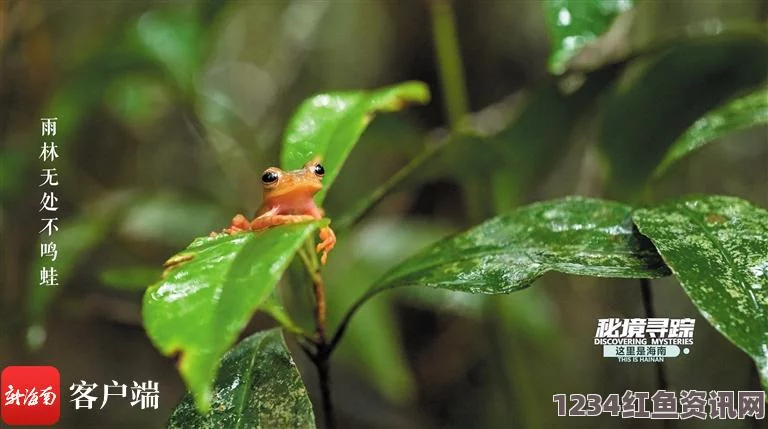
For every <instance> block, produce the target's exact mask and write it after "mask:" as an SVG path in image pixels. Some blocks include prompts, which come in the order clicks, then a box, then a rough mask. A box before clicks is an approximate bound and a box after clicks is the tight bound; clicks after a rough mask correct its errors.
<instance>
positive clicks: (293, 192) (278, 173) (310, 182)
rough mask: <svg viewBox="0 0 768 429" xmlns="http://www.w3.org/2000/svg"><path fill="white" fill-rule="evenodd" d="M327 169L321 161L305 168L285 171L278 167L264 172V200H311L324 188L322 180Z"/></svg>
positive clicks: (309, 163)
mask: <svg viewBox="0 0 768 429" xmlns="http://www.w3.org/2000/svg"><path fill="white" fill-rule="evenodd" d="M324 174H325V169H324V168H323V166H322V165H320V162H319V159H317V158H316V159H313V160H312V161H309V162H307V163H306V164H304V168H301V169H299V170H293V171H283V170H281V169H279V168H277V167H270V168H267V169H266V170H264V174H262V175H261V183H262V184H263V185H264V199H265V200H267V199H268V200H273V199H275V198H302V197H304V198H311V197H312V196H313V195H315V194H316V193H317V192H318V191H319V190H320V189H322V188H323V183H322V178H323V175H324Z"/></svg>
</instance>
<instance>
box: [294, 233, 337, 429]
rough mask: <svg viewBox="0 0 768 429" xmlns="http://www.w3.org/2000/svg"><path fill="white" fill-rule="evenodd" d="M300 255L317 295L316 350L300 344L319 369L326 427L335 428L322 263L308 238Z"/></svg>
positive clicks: (318, 376)
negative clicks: (321, 271) (321, 270)
mask: <svg viewBox="0 0 768 429" xmlns="http://www.w3.org/2000/svg"><path fill="white" fill-rule="evenodd" d="M299 255H300V257H301V260H302V262H304V267H305V268H306V269H307V273H308V274H309V277H310V278H311V279H312V291H313V292H314V295H315V338H314V340H313V344H314V345H315V350H314V352H313V351H312V350H310V349H309V348H308V347H306V346H305V345H304V344H302V343H299V345H301V348H302V350H304V352H305V353H306V354H307V356H309V359H310V360H311V361H312V363H313V364H314V365H315V368H316V369H317V378H318V381H319V383H320V397H321V401H322V404H323V418H324V421H325V427H326V429H335V428H336V416H335V413H334V411H333V402H332V401H331V374H330V368H329V365H328V359H329V358H330V357H331V354H330V353H329V351H328V350H329V348H330V347H329V344H328V342H327V340H326V337H325V283H324V282H323V277H322V276H321V275H320V263H319V261H318V259H317V255H316V254H315V252H314V249H313V243H312V242H311V241H309V240H308V241H307V242H306V243H305V246H304V248H301V249H299Z"/></svg>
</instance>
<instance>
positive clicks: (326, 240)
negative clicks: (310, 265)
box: [315, 226, 336, 265]
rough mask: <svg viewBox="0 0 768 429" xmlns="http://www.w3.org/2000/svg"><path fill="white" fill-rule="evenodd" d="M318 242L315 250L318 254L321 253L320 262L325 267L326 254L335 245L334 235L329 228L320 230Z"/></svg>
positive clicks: (325, 227)
mask: <svg viewBox="0 0 768 429" xmlns="http://www.w3.org/2000/svg"><path fill="white" fill-rule="evenodd" d="M320 240H321V241H320V243H319V244H318V245H317V247H316V248H315V250H316V251H317V252H318V253H320V252H322V253H323V254H322V255H321V256H320V262H321V263H322V264H323V265H325V263H326V261H328V253H329V252H330V251H331V250H332V249H333V247H334V246H335V245H336V234H334V232H333V230H332V229H331V227H330V226H324V227H322V228H320Z"/></svg>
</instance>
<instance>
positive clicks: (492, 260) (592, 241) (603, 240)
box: [374, 197, 668, 294]
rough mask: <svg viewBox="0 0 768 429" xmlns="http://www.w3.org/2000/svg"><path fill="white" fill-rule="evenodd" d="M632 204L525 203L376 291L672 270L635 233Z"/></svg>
mask: <svg viewBox="0 0 768 429" xmlns="http://www.w3.org/2000/svg"><path fill="white" fill-rule="evenodd" d="M630 212H631V208H630V207H628V206H625V205H623V204H619V203H615V202H611V201H602V200H595V199H587V198H581V197H569V198H565V199H560V200H553V201H546V202H541V203H536V204H532V205H529V206H525V207H522V208H520V209H517V210H515V211H512V212H510V213H508V214H505V215H502V216H498V217H495V218H492V219H491V220H489V221H486V222H484V223H482V224H480V225H478V226H477V227H475V228H472V229H470V230H469V231H466V232H464V233H461V234H458V235H456V236H453V237H451V238H448V239H446V240H443V241H441V242H439V243H437V244H436V245H434V246H431V247H429V248H427V249H426V250H424V251H423V252H421V253H419V254H417V255H416V256H414V257H413V258H410V259H408V260H406V261H405V262H404V263H403V264H401V265H399V266H398V267H397V268H395V269H394V270H392V271H391V272H390V273H389V274H387V275H386V276H385V277H384V278H383V279H382V280H381V281H380V282H379V285H378V286H376V288H375V289H374V291H376V290H381V289H387V288H392V287H396V286H406V285H421V286H429V287H436V288H442V289H450V290H455V291H461V292H471V293H485V294H496V293H509V292H514V291H516V290H520V289H523V288H526V287H528V286H530V285H531V283H533V281H534V280H536V279H537V278H539V277H541V276H542V275H544V274H545V273H546V272H548V271H559V272H562V273H567V274H577V275H586V276H597V277H622V278H654V277H661V276H664V275H666V274H667V273H668V270H667V268H666V266H665V265H664V263H663V262H662V261H661V259H660V257H659V255H658V254H657V253H656V251H655V249H654V248H653V246H652V245H651V244H650V242H648V240H647V239H645V238H644V237H642V236H641V235H640V234H637V233H636V231H634V230H633V227H632V222H631V219H630Z"/></svg>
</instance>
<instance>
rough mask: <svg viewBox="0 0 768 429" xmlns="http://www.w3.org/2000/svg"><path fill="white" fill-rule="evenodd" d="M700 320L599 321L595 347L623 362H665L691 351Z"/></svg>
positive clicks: (639, 319)
mask: <svg viewBox="0 0 768 429" xmlns="http://www.w3.org/2000/svg"><path fill="white" fill-rule="evenodd" d="M695 324H696V319H691V318H684V319H670V318H666V317H652V318H632V319H619V318H609V319H598V320H597V331H596V332H595V345H596V346H597V345H601V346H603V357H615V358H616V359H617V360H618V361H619V362H664V360H665V359H667V358H671V357H678V356H680V354H686V355H687V354H688V353H690V352H691V349H690V346H693V331H694V326H695Z"/></svg>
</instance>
